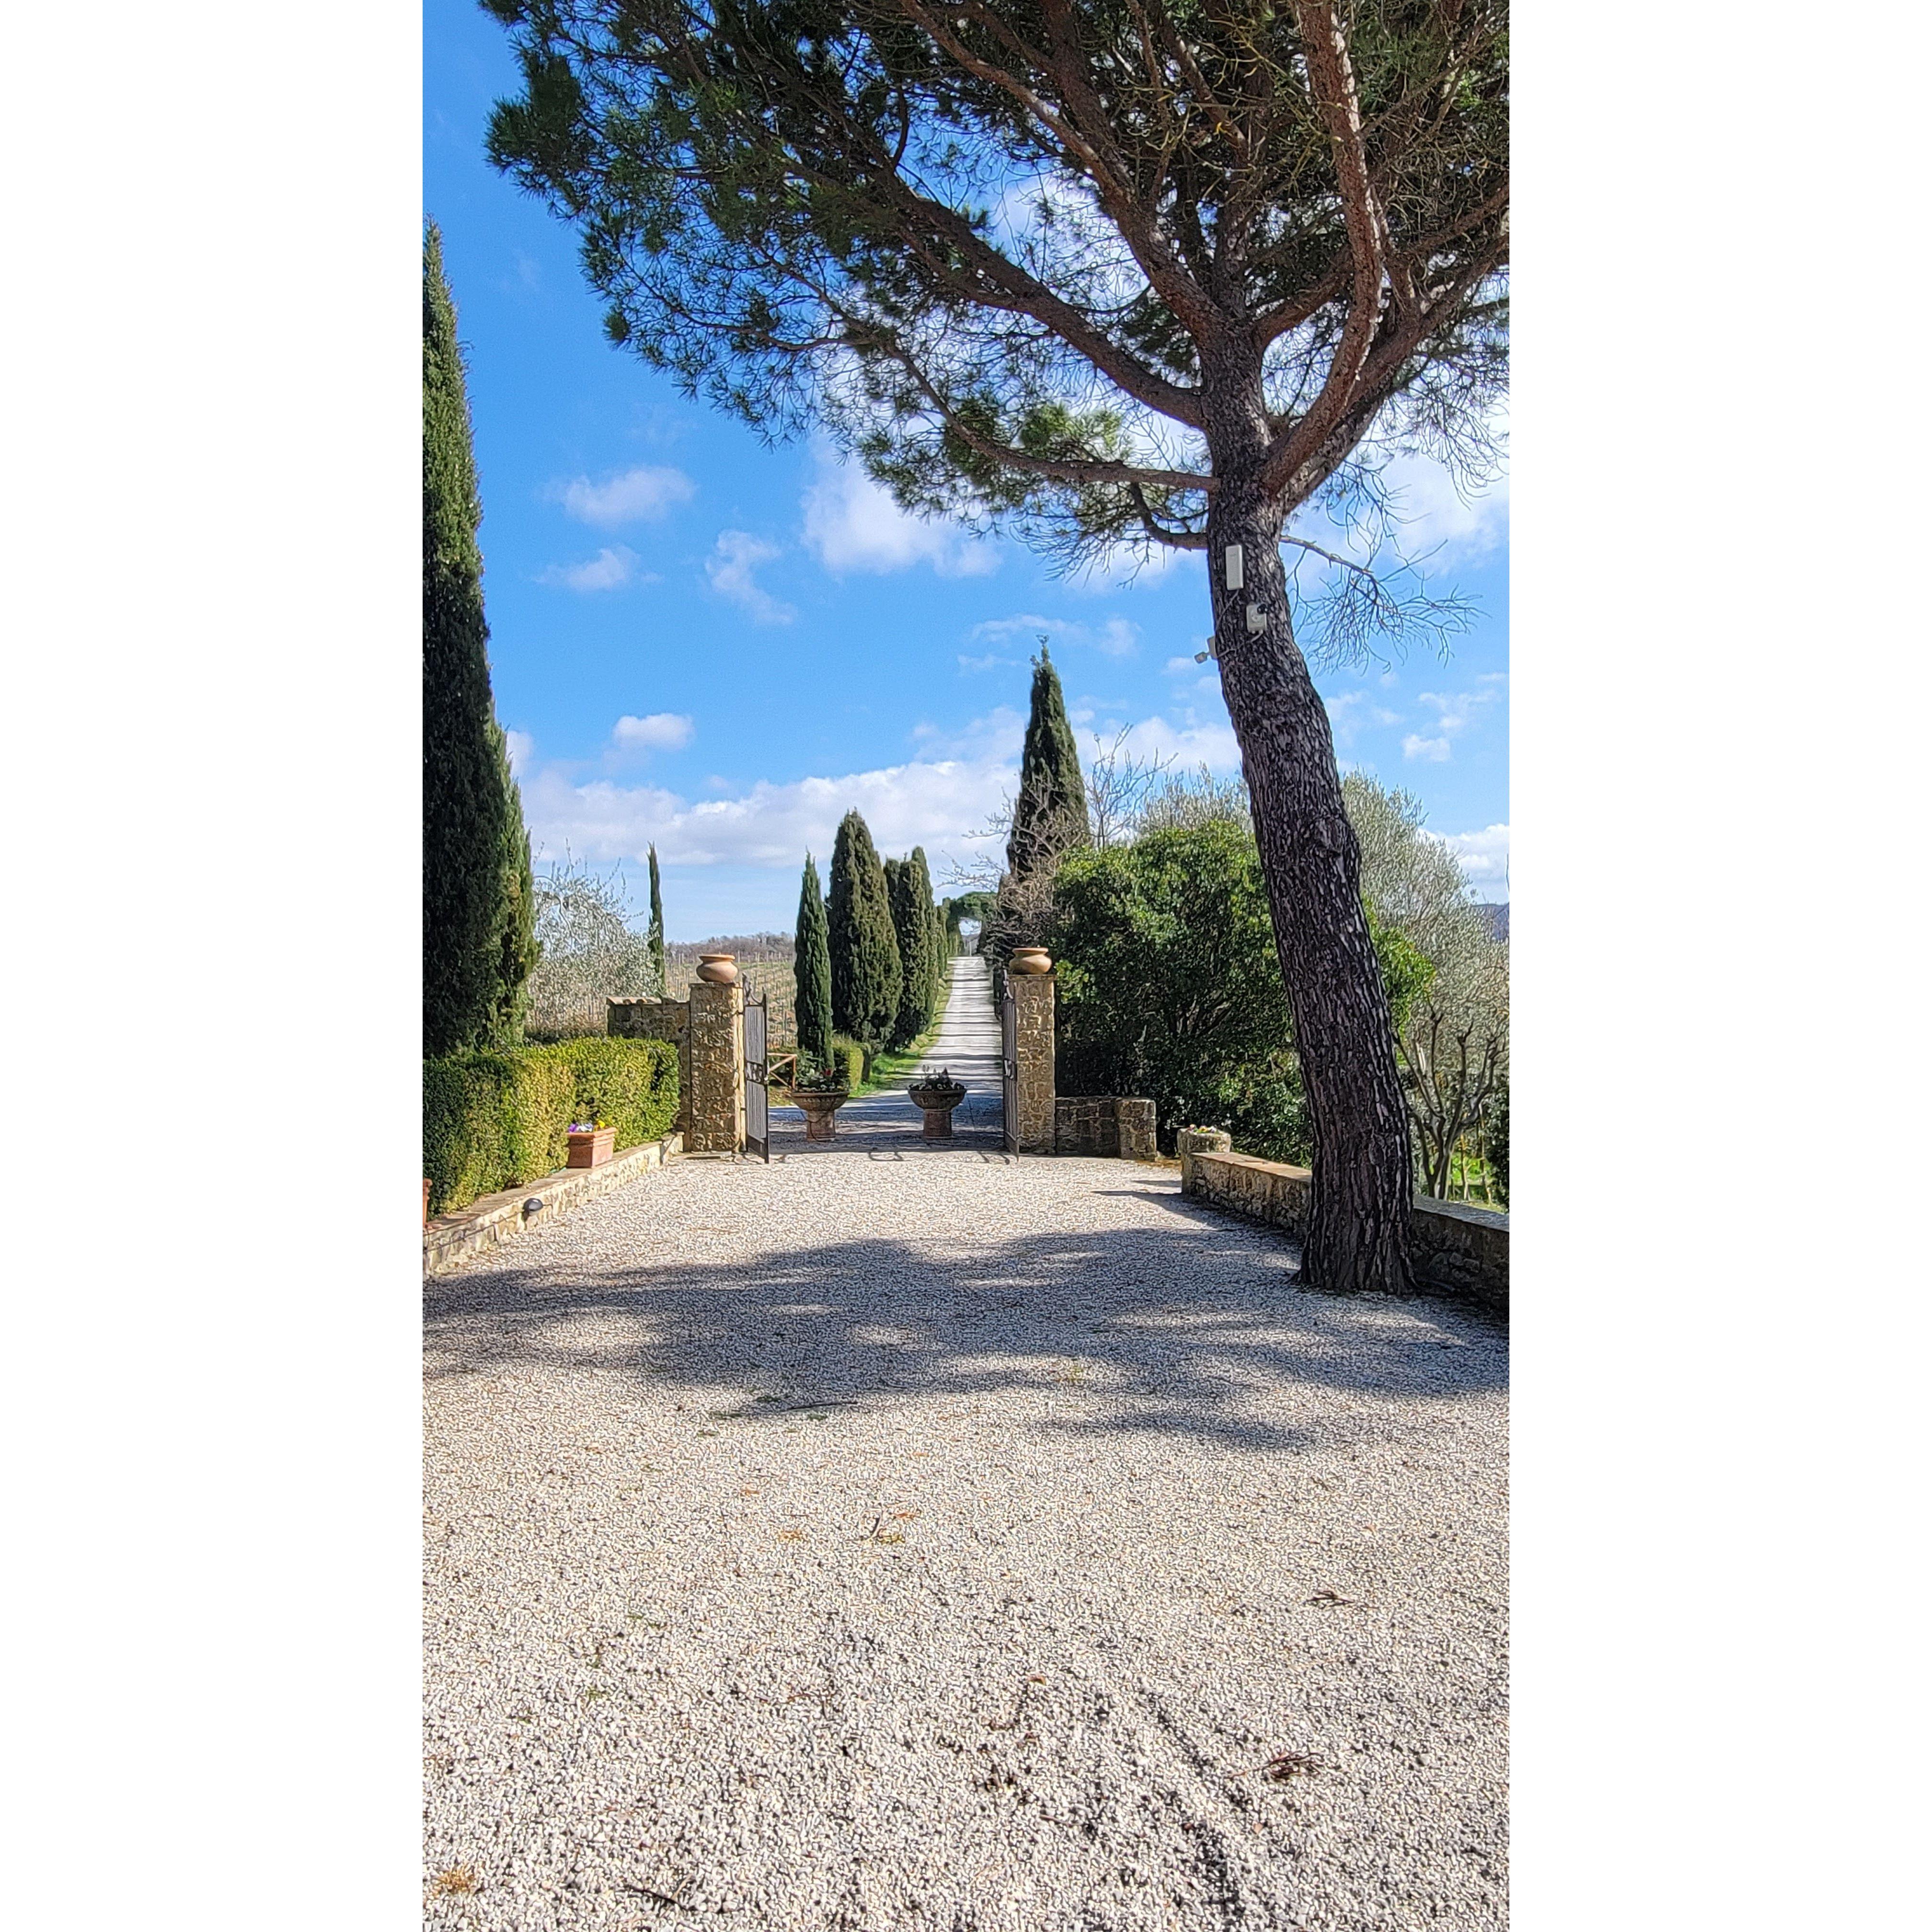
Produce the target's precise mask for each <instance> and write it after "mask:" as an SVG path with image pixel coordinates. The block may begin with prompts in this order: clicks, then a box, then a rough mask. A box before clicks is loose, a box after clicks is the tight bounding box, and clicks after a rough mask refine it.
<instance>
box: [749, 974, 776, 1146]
mask: <svg viewBox="0 0 1932 1932" xmlns="http://www.w3.org/2000/svg"><path fill="white" fill-rule="evenodd" d="M745 1152H746V1153H747V1154H756V1155H757V1157H758V1158H759V1159H760V1160H766V1161H769V1160H770V1159H771V1157H772V1097H771V1090H770V1089H769V1088H768V1087H767V1086H766V1084H765V995H763V993H759V994H756V995H753V996H752V997H751V998H748V999H747V1000H746V1001H745Z"/></svg>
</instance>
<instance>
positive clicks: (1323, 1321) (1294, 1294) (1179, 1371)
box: [425, 1190, 1508, 1450]
mask: <svg viewBox="0 0 1932 1932" xmlns="http://www.w3.org/2000/svg"><path fill="white" fill-rule="evenodd" d="M1121 1191H1123V1192H1125V1191H1127V1190H1121ZM540 1260H541V1257H539V1256H535V1255H533V1256H532V1262H531V1265H529V1266H526V1267H517V1268H481V1269H477V1270H475V1271H468V1272H466V1273H463V1274H457V1275H453V1276H446V1277H439V1278H437V1279H435V1280H431V1281H430V1282H428V1283H426V1284H425V1289H426V1308H425V1313H426V1315H427V1317H428V1340H429V1343H430V1346H431V1376H432V1377H437V1376H451V1375H469V1374H475V1373H479V1372H482V1373H488V1372H491V1371H496V1370H526V1369H542V1368H544V1367H554V1368H557V1369H559V1370H571V1371H583V1370H595V1371H598V1372H601V1373H613V1374H616V1375H618V1376H625V1377H631V1378H634V1379H635V1380H636V1382H637V1391H638V1394H639V1395H640V1397H644V1396H646V1395H649V1396H652V1397H663V1396H664V1395H665V1394H667V1393H671V1394H676V1393H679V1392H681V1391H684V1390H687V1389H690V1390H698V1391H703V1396H704V1398H705V1400H706V1403H707V1408H706V1412H705V1413H706V1415H707V1416H708V1418H709V1421H712V1423H714V1424H733V1425H737V1424H742V1425H745V1426H747V1427H778V1426H779V1425H780V1424H784V1423H796V1421H798V1419H799V1412H801V1411H811V1410H814V1409H817V1408H818V1407H820V1406H824V1407H825V1408H826V1411H827V1412H828V1413H829V1412H830V1411H831V1410H832V1409H833V1408H838V1409H847V1410H849V1409H853V1408H854V1407H859V1408H864V1407H869V1406H872V1405H873V1404H874V1403H875V1402H879V1401H891V1400H904V1399H905V1398H907V1397H916V1398H931V1397H938V1398H941V1399H946V1400H959V1401H962V1402H964V1401H970V1400H971V1399H973V1398H974V1397H984V1396H988V1395H990V1394H996V1393H999V1392H1002V1391H1008V1390H1018V1389H1022V1388H1025V1389H1031V1390H1034V1391H1039V1390H1041V1389H1043V1388H1051V1387H1052V1386H1053V1385H1056V1384H1058V1385H1064V1391H1065V1392H1066V1393H1067V1394H1069V1395H1073V1394H1076V1393H1077V1394H1079V1396H1080V1397H1082V1398H1084V1399H1085V1400H1083V1402H1082V1405H1081V1406H1082V1410H1083V1412H1082V1413H1081V1414H1079V1415H1064V1416H1061V1417H1056V1418H1053V1421H1054V1422H1055V1426H1058V1427H1061V1428H1063V1429H1065V1430H1067V1431H1068V1432H1070V1433H1096V1432H1102V1431H1124V1432H1129V1433H1150V1434H1157V1435H1166V1434H1175V1433H1181V1434H1186V1435H1189V1436H1195V1437H1197V1438H1200V1439H1205V1440H1211V1441H1214V1442H1220V1443H1222V1444H1224V1445H1228V1446H1230V1447H1235V1446H1239V1447H1244V1448H1268V1449H1274V1450H1283V1449H1293V1448H1298V1447H1299V1446H1301V1445H1304V1444H1306V1443H1307V1442H1310V1441H1311V1440H1313V1433H1311V1432H1310V1431H1309V1430H1302V1429H1300V1428H1297V1427H1290V1426H1286V1425H1283V1424H1280V1423H1277V1422H1271V1421H1265V1420H1263V1419H1262V1418H1259V1417H1258V1416H1257V1415H1256V1414H1255V1413H1254V1409H1255V1407H1256V1400H1255V1398H1256V1396H1257V1395H1258V1394H1259V1395H1262V1397H1265V1398H1274V1397H1279V1395H1280V1394H1281V1392H1282V1391H1283V1390H1285V1389H1289V1388H1293V1387H1294V1386H1295V1385H1301V1386H1304V1387H1306V1388H1309V1389H1310V1390H1311V1391H1314V1390H1328V1391H1343V1392H1352V1393H1359V1394H1362V1395H1364V1397H1394V1398H1397V1399H1400V1398H1405V1397H1406V1398H1409V1399H1413V1400H1424V1401H1431V1402H1443V1403H1453V1402H1454V1401H1456V1400H1458V1399H1460V1398H1463V1397H1470V1396H1474V1395H1478V1394H1484V1393H1486V1392H1487V1391H1492V1390H1495V1389H1497V1388H1501V1387H1502V1385H1503V1384H1504V1382H1505V1377H1506V1373H1507V1357H1508V1337H1507V1335H1506V1334H1505V1333H1504V1332H1503V1331H1501V1330H1500V1329H1499V1328H1498V1326H1497V1325H1496V1324H1495V1323H1494V1322H1492V1321H1490V1320H1489V1319H1487V1318H1485V1317H1484V1316H1482V1315H1481V1314H1480V1313H1476V1312H1475V1311H1471V1310H1464V1309H1463V1308H1461V1307H1459V1306H1457V1305H1456V1304H1452V1303H1445V1302H1439V1301H1428V1300H1418V1301H1385V1300H1382V1299H1380V1298H1368V1299H1363V1300H1349V1301H1340V1300H1337V1299H1334V1298H1329V1297H1326V1296H1322V1295H1316V1294H1313V1293H1310V1292H1307V1291H1304V1289H1301V1286H1299V1284H1298V1281H1297V1279H1296V1276H1295V1257H1294V1253H1293V1250H1292V1247H1291V1246H1290V1244H1287V1243H1286V1242H1284V1241H1282V1240H1280V1238H1278V1237H1274V1236H1269V1235H1263V1234H1262V1233H1261V1232H1259V1231H1252V1230H1248V1229H1242V1228H1240V1227H1238V1226H1230V1225H1229V1224H1228V1223H1226V1222H1224V1221H1220V1220H1217V1219H1212V1218H1208V1217H1197V1215H1196V1212H1195V1211H1193V1210H1191V1209H1190V1210H1186V1211H1180V1212H1178V1213H1177V1214H1176V1216H1175V1219H1174V1220H1172V1222H1171V1223H1167V1224H1166V1225H1165V1226H1158V1227H1154V1228H1130V1229H1118V1228H1116V1229H1108V1230H1106V1231H1105V1232H1091V1233H1064V1234H1055V1235H1028V1236H1026V1237H1025V1238H1019V1239H1015V1240H1010V1241H1005V1242H1001V1243H997V1244H993V1243H987V1242H983V1241H979V1242H975V1243H974V1244H972V1245H971V1247H962V1250H961V1251H960V1252H959V1253H957V1254H956V1255H953V1256H949V1255H947V1254H946V1253H944V1252H943V1251H941V1252H935V1250H933V1249H932V1248H931V1247H919V1248H914V1247H912V1246H911V1245H910V1244H908V1243H907V1242H905V1241H899V1240H894V1239H890V1238H868V1239H862V1240H852V1241H844V1242H840V1243H838V1244H832V1245H829V1246H821V1247H809V1248H801V1249H799V1250H795V1251H781V1252H778V1253H771V1254H768V1255H766V1256H760V1257H757V1258H755V1259H752V1260H750V1261H746V1260H743V1259H733V1260H731V1261H730V1262H720V1263H718V1264H716V1265H711V1264H706V1263H693V1262H685V1261H679V1262H652V1260H651V1259H649V1256H639V1257H638V1258H637V1259H635V1260H630V1261H624V1262H619V1263H617V1264H616V1265H606V1266H604V1267H601V1268H581V1267H578V1266H573V1265H570V1264H566V1263H565V1262H563V1260H562V1257H561V1256H559V1257H558V1258H557V1259H556V1260H553V1261H551V1262H549V1263H548V1264H547V1265H538V1262H539V1261H540ZM598 1316H620V1317H628V1318H631V1320H630V1321H628V1322H625V1323H624V1324H623V1325H622V1326H621V1327H620V1328H619V1329H617V1330H616V1331H615V1332H614V1333H613V1332H612V1331H610V1330H609V1329H606V1330H604V1331H603V1332H601V1333H598V1332H597V1331H595V1330H592V1329H587V1328H586V1319H587V1318H595V1317H598ZM720 1385H724V1387H726V1388H730V1389H733V1390H734V1391H739V1392H740V1393H739V1394H736V1395H735V1396H734V1397H733V1398H732V1399H730V1400H727V1401H724V1402H722V1403H721V1402H720V1400H719V1397H718V1388H719V1386H720ZM1271 1406H1278V1404H1275V1403H1272V1402H1271ZM1333 1408H1334V1405H1333V1404H1332V1403H1331V1404H1328V1405H1325V1409H1326V1410H1327V1412H1328V1413H1327V1414H1326V1415H1325V1419H1324V1420H1323V1421H1321V1422H1320V1423H1319V1424H1316V1431H1317V1432H1319V1434H1320V1435H1321V1436H1322V1437H1323V1439H1325V1440H1327V1441H1328V1442H1332V1441H1333V1439H1334V1437H1333V1430H1334V1427H1335V1426H1336V1421H1337V1419H1336V1418H1335V1417H1334V1414H1333Z"/></svg>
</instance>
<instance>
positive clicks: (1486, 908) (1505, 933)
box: [1476, 899, 1509, 946]
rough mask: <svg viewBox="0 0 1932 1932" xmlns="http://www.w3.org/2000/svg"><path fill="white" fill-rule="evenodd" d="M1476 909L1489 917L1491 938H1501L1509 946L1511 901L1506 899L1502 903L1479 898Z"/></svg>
mask: <svg viewBox="0 0 1932 1932" xmlns="http://www.w3.org/2000/svg"><path fill="white" fill-rule="evenodd" d="M1476 910H1477V911H1478V912H1479V913H1484V915H1486V916H1487V918H1488V919H1489V922H1490V938H1493V939H1500V940H1501V941H1502V943H1503V944H1505V946H1507V945H1508V944H1509V901H1508V899H1504V900H1502V901H1501V902H1500V903H1498V904H1490V902H1489V901H1487V900H1480V899H1479V900H1478V901H1477V902H1476Z"/></svg>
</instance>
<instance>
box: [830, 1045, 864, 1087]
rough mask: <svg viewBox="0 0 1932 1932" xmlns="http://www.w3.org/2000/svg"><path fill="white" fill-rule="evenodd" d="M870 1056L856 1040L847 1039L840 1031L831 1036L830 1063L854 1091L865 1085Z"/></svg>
mask: <svg viewBox="0 0 1932 1932" xmlns="http://www.w3.org/2000/svg"><path fill="white" fill-rule="evenodd" d="M871 1064H872V1056H871V1055H870V1054H869V1053H868V1052H866V1051H865V1048H864V1047H863V1046H861V1045H860V1044H859V1042H858V1041H856V1040H847V1038H846V1037H845V1036H844V1034H842V1033H835V1034H833V1035H832V1068H833V1070H834V1071H835V1072H837V1073H843V1074H844V1076H845V1084H846V1085H847V1086H848V1087H849V1088H851V1089H852V1091H853V1092H854V1093H856V1092H857V1091H858V1090H859V1088H861V1087H862V1086H864V1085H865V1076H866V1074H867V1073H869V1072H870V1071H871Z"/></svg>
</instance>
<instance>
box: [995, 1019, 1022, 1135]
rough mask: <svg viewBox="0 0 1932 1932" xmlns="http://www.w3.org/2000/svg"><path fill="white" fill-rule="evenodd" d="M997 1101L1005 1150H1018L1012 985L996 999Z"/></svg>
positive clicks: (1017, 1072)
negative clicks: (1001, 1117) (998, 1016)
mask: <svg viewBox="0 0 1932 1932" xmlns="http://www.w3.org/2000/svg"><path fill="white" fill-rule="evenodd" d="M1000 1104H1001V1109H1002V1110H1003V1114H1004V1127H1005V1131H1006V1136H1007V1153H1009V1154H1018V1153H1019V1151H1020V1061H1019V1020H1018V1019H1017V1018H1016V1015H1015V1013H1014V1010H1013V989H1012V987H1010V986H1009V987H1008V988H1007V996H1006V998H1004V1000H1002V1001H1001V1002H1000Z"/></svg>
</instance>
